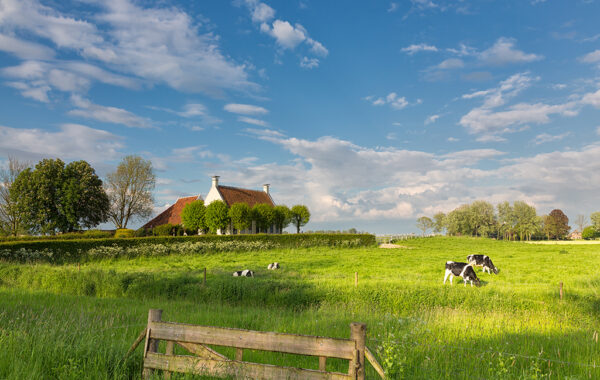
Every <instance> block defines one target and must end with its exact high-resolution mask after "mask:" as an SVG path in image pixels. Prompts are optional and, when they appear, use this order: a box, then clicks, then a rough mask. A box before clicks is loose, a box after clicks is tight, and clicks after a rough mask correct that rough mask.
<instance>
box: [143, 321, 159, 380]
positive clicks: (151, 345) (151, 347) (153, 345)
mask: <svg viewBox="0 0 600 380" xmlns="http://www.w3.org/2000/svg"><path fill="white" fill-rule="evenodd" d="M161 319H162V310H161V309H150V310H148V325H150V323H152V322H160V321H161ZM148 329H150V327H149V326H148ZM146 352H158V340H156V339H150V341H149V342H148V349H147V351H146ZM144 359H145V358H144ZM152 372H153V370H152V369H148V368H144V371H143V372H142V376H143V378H144V379H149V378H150V377H151V376H152Z"/></svg>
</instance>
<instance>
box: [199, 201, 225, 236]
mask: <svg viewBox="0 0 600 380" xmlns="http://www.w3.org/2000/svg"><path fill="white" fill-rule="evenodd" d="M205 219H206V225H207V226H208V228H209V229H210V231H211V232H212V233H223V232H225V229H226V228H227V226H228V225H229V222H230V219H229V209H228V208H227V205H226V204H225V202H223V201H214V202H212V203H211V204H209V205H208V206H206V214H205Z"/></svg>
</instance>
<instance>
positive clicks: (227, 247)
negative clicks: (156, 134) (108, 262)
mask: <svg viewBox="0 0 600 380" xmlns="http://www.w3.org/2000/svg"><path fill="white" fill-rule="evenodd" d="M119 231H121V230H117V234H115V238H110V239H81V240H74V239H73V240H42V241H20V242H4V243H0V260H7V261H18V262H49V263H55V264H60V263H65V262H77V261H86V260H93V259H101V258H110V257H137V256H154V255H161V256H162V255H170V254H204V253H216V252H229V251H261V250H266V249H284V248H306V247H342V248H352V247H365V246H373V245H375V236H374V235H369V234H358V235H354V234H283V235H266V234H258V235H222V236H216V235H194V236H182V237H173V236H153V237H147V238H143V239H139V238H137V239H136V238H116V236H118V235H119ZM126 231H131V232H130V233H131V234H133V232H134V231H133V230H126Z"/></svg>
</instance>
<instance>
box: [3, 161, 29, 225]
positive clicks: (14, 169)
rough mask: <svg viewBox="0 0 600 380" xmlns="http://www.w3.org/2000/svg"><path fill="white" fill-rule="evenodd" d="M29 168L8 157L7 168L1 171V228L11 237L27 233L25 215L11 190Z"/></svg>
mask: <svg viewBox="0 0 600 380" xmlns="http://www.w3.org/2000/svg"><path fill="white" fill-rule="evenodd" d="M28 167H29V164H28V163H26V162H21V161H19V160H18V159H17V158H16V157H8V163H7V166H6V167H5V168H3V169H1V170H0V228H1V229H3V230H4V231H6V233H8V234H9V235H13V236H17V235H19V234H20V233H23V232H25V231H24V226H23V214H22V212H21V211H20V210H19V209H18V207H17V202H16V197H15V196H14V195H11V192H10V189H11V187H12V185H13V183H14V182H15V181H16V180H17V177H18V176H19V174H21V172H22V171H23V170H25V169H27V168H28Z"/></svg>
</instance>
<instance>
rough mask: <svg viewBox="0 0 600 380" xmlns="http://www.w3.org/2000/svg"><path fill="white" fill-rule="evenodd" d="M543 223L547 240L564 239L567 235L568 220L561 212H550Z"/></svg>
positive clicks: (556, 210) (568, 228)
mask: <svg viewBox="0 0 600 380" xmlns="http://www.w3.org/2000/svg"><path fill="white" fill-rule="evenodd" d="M545 222H546V223H545V225H544V227H545V232H546V233H547V234H548V238H549V239H550V238H552V239H556V240H558V239H564V238H565V237H566V236H567V234H568V233H569V230H570V227H569V218H567V216H566V215H565V213H564V212H562V211H561V210H558V209H555V210H552V211H551V212H550V214H549V215H548V218H546V220H545Z"/></svg>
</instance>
